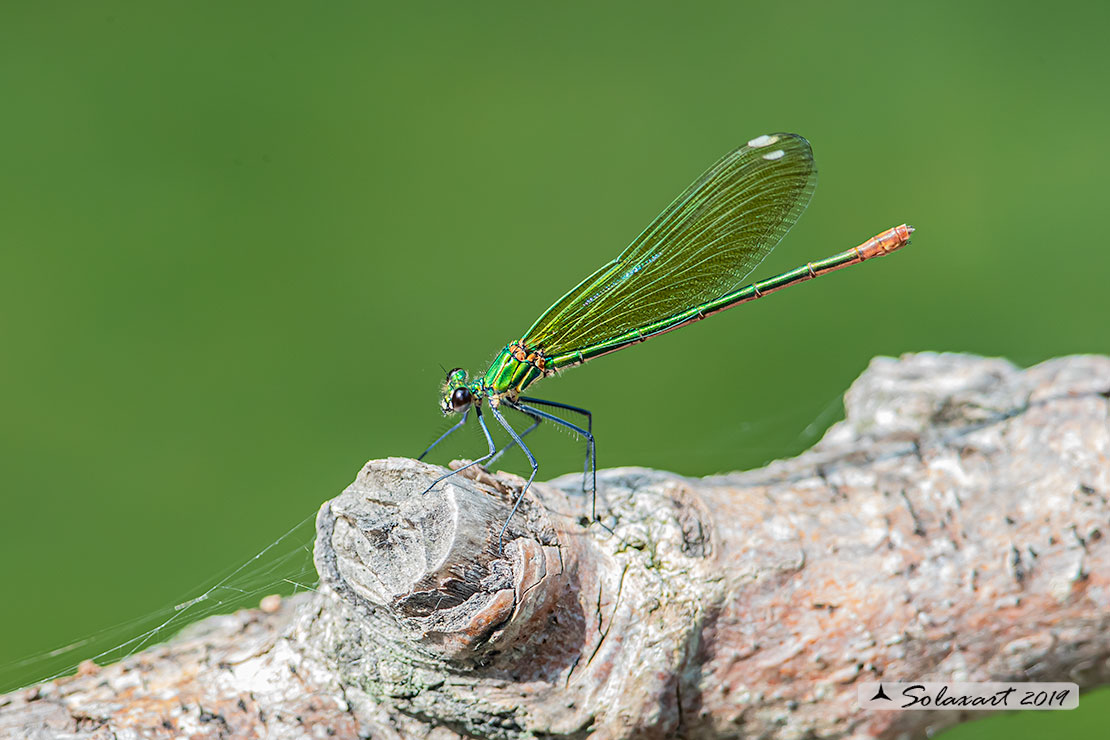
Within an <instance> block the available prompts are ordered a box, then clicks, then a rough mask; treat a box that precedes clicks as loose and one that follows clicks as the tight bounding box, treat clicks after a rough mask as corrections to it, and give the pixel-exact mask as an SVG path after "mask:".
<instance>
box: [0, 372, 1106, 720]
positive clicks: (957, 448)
mask: <svg viewBox="0 0 1110 740" xmlns="http://www.w3.org/2000/svg"><path fill="white" fill-rule="evenodd" d="M1108 398H1110V359H1108V358H1102V357H1070V358H1064V359H1059V360H1053V361H1051V362H1046V363H1044V364H1042V365H1038V366H1037V367H1034V368H1031V369H1029V370H1025V371H1021V370H1018V369H1016V368H1014V367H1013V366H1012V365H1010V364H1009V363H1007V362H1005V361H1002V360H991V359H982V358H976V357H969V356H961V355H935V354H921V355H911V356H906V357H903V358H902V359H900V360H892V359H877V360H875V361H874V362H873V363H872V365H871V367H870V368H869V369H868V371H867V372H866V373H865V374H864V375H862V376H861V377H860V379H859V380H857V381H856V383H855V384H854V385H853V386H852V388H851V389H850V390H849V391H848V393H847V395H846V397H845V407H846V410H847V418H846V420H845V421H844V422H842V423H840V424H837V425H836V426H834V427H833V428H832V429H831V430H830V431H829V432H828V434H827V435H826V436H825V438H824V439H822V440H821V442H820V443H818V444H817V445H816V446H815V447H814V448H813V449H812V450H810V451H809V452H806V453H805V454H803V455H801V456H799V457H797V458H794V459H791V460H784V461H779V462H775V463H773V464H771V465H769V466H767V467H766V468H764V469H761V470H756V471H751V472H747V473H740V474H732V475H725V476H715V477H711V478H705V479H701V480H696V479H690V478H684V477H680V476H677V475H674V474H670V473H662V472H656V471H651V470H644V469H617V470H607V471H604V472H602V473H599V475H598V483H599V487H600V492H599V499H600V501H599V507H600V508H601V510H602V511H603V512H604V518H603V523H602V524H596V523H595V524H589V525H586V524H585V523H584V521H583V518H582V514H583V512H584V511H587V510H588V504H587V502H585V501H584V498H583V496H582V495H581V494H580V493H578V492H577V489H578V487H579V486H580V476H565V477H563V478H560V479H557V480H555V481H552V482H550V483H547V484H537V485H536V486H535V487H534V488H533V492H534V494H535V497H534V498H533V497H529V498H528V499H527V500H526V502H525V505H524V507H523V508H522V511H521V513H519V514H518V515H517V516H516V517H515V518H514V519H513V521H512V524H511V527H510V533H509V534H508V535H507V536H506V538H505V548H504V553H503V554H501V553H499V550H498V536H497V535H498V532H499V530H500V526H501V523H502V522H503V521H504V519H505V516H506V515H507V512H508V507H509V506H510V503H511V499H512V496H513V494H514V493H515V492H516V491H517V490H519V486H520V484H521V482H522V481H521V479H519V478H517V477H516V476H513V475H509V474H504V473H502V474H498V475H496V476H494V475H490V474H487V473H484V472H478V473H476V474H475V475H473V476H467V475H465V474H461V475H457V476H454V477H452V478H450V479H448V480H447V481H445V482H444V483H443V484H441V485H439V486H437V487H436V489H435V490H434V491H433V492H431V493H429V494H427V495H424V496H421V495H419V494H420V492H421V491H422V490H423V489H424V488H425V487H426V486H427V484H428V482H429V481H430V480H431V479H432V478H433V477H434V476H436V475H437V474H438V473H439V472H440V469H439V468H435V467H432V466H429V465H425V464H422V463H417V462H415V461H412V460H404V459H389V460H378V461H373V462H370V463H368V464H367V465H366V467H365V468H364V469H363V470H362V471H361V472H360V473H359V475H358V478H357V479H356V481H355V482H354V483H353V484H352V485H351V486H350V487H349V488H348V489H347V490H346V491H345V492H344V493H343V494H342V495H340V496H338V497H337V498H335V499H333V500H332V501H329V502H328V503H326V504H324V506H323V508H322V509H321V511H320V515H319V518H318V539H317V546H316V562H317V567H318V570H319V571H320V577H321V588H320V591H319V592H318V593H314V594H308V595H305V596H302V597H299V598H297V599H295V600H292V601H287V602H286V603H285V604H284V605H283V606H282V608H281V609H280V610H278V611H277V612H276V613H272V614H271V613H265V612H263V611H261V610H254V611H246V612H240V613H237V614H235V615H230V616H223V617H215V618H211V619H209V620H206V621H204V622H202V623H200V624H199V625H196V626H194V627H193V628H191V629H189V630H187V631H186V633H183V634H182V635H180V636H179V637H177V638H175V639H174V640H173V641H172V642H170V643H168V644H166V645H163V646H159V647H156V648H153V649H151V650H149V651H147V652H146V653H143V654H141V655H137V656H134V657H132V658H129V659H127V660H126V661H124V662H122V663H120V664H117V665H114V666H109V667H106V668H96V667H95V666H88V667H86V669H85V670H83V671H81V672H79V674H78V675H77V676H76V677H72V678H67V679H61V680H58V681H55V682H52V683H48V684H43V685H40V686H36V687H32V688H29V689H25V690H23V691H20V692H16V693H14V694H11V695H8V696H7V697H0V735H4V736H7V735H15V736H21V735H22V736H33V737H51V736H57V735H60V734H63V733H72V735H66V736H67V737H101V736H102V737H110V736H113V735H112V734H111V733H116V734H117V735H119V736H128V735H127V734H126V733H127V731H129V730H130V731H133V732H137V733H140V734H141V735H143V736H150V737H159V736H165V737H176V736H178V735H181V734H189V735H190V736H191V737H228V736H234V737H256V736H258V737H261V736H265V737H303V736H307V735H319V736H323V735H333V736H337V737H356V736H372V737H386V738H409V737H421V738H424V737H428V738H450V737H457V736H460V735H462V736H477V737H494V738H518V737H526V736H548V737H553V736H566V737H584V736H586V735H588V734H591V733H593V734H594V735H595V736H596V737H601V738H609V737H614V738H615V737H669V736H685V737H735V736H754V737H782V738H793V737H806V736H814V737H849V736H857V737H866V736H875V737H900V736H923V735H924V734H925V732H926V731H927V730H936V729H939V728H941V727H944V726H947V725H951V724H953V723H955V722H957V721H959V720H961V719H962V718H963V717H962V716H961V715H959V714H958V713H942V712H902V713H899V712H865V711H862V710H860V709H858V708H857V707H856V701H855V686H854V682H856V681H863V680H874V678H875V677H882V678H884V679H889V680H936V681H943V680H996V681H1002V680H1039V681H1052V680H1058V681H1075V682H1077V683H1079V684H1080V685H1081V686H1082V687H1092V686H1096V685H1099V684H1101V683H1104V682H1106V680H1107V674H1108V673H1110V664H1108V662H1107V658H1108V657H1110V633H1108V631H1107V629H1106V627H1107V623H1108V621H1110V582H1108V579H1110V569H1108V567H1107V565H1108V560H1110V542H1108V538H1106V537H1104V536H1103V530H1104V529H1107V528H1108V527H1110V504H1108V501H1107V497H1108V496H1110V400H1108ZM36 733H37V734H36Z"/></svg>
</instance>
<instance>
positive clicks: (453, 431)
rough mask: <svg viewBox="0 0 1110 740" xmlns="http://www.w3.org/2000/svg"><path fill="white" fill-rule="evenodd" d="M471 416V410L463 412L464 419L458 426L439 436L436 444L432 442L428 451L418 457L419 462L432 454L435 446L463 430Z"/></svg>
mask: <svg viewBox="0 0 1110 740" xmlns="http://www.w3.org/2000/svg"><path fill="white" fill-rule="evenodd" d="M469 415H470V409H467V410H466V411H464V412H463V414H462V418H461V419H459V421H458V423H456V424H455V425H454V426H452V427H451V428H450V429H448V430H447V431H446V432H444V433H443V434H441V435H439V439H437V440H436V441H435V442H432V443H431V444H430V445H428V449H426V450H424V451H423V452H421V453H420V457H418V458H416V459H417V460H423V459H424V456H425V455H427V454H428V453H429V452H431V451H432V450H433V449H435V446H436V445H437V444H439V443H440V442H442V441H443V440H445V439H447V438H448V437H450V436H451V435H452V434H454V433H455V432H456V431H458V430H459V429H462V427H463V424H465V423H466V417H467V416H469Z"/></svg>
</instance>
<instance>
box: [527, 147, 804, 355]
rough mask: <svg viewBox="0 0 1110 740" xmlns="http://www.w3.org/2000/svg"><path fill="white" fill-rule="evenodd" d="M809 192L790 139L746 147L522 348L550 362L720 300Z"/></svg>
mask: <svg viewBox="0 0 1110 740" xmlns="http://www.w3.org/2000/svg"><path fill="white" fill-rule="evenodd" d="M816 185H817V170H816V168H815V166H814V163H813V152H812V150H811V149H810V147H809V142H808V141H806V140H805V139H803V138H802V137H801V136H798V135H797V134H771V135H769V136H760V137H758V138H756V139H752V140H751V141H749V142H748V144H747V146H743V147H740V148H739V149H737V150H735V151H733V152H730V153H728V154H726V155H725V156H724V157H722V158H721V159H720V160H719V161H718V162H717V163H716V164H714V165H713V166H712V167H710V168H709V169H708V170H707V171H706V172H705V174H703V175H702V176H701V177H699V178H698V179H697V180H696V181H695V182H694V183H693V184H692V185H691V186H690V187H688V188H687V189H686V191H685V192H684V193H682V195H680V196H678V198H676V199H675V200H674V202H673V203H671V204H670V205H669V206H667V208H666V210H664V211H663V212H662V213H661V214H659V216H658V217H656V219H655V221H653V222H652V224H651V225H650V226H648V227H647V228H646V229H645V230H644V232H643V233H642V234H640V236H638V237H637V238H636V240H635V241H634V242H632V244H631V245H630V246H629V247H628V249H626V250H624V252H623V253H622V254H621V255H620V256H619V257H617V259H615V260H614V261H613V262H610V263H609V264H608V265H605V266H604V267H602V268H601V269H600V270H598V271H597V272H595V273H594V274H593V275H590V276H589V277H588V278H586V279H585V280H583V281H582V282H581V283H579V285H578V287H576V288H575V289H574V290H572V291H570V292H569V293H567V294H566V295H565V296H563V297H562V298H561V299H559V301H558V302H557V303H556V304H555V305H554V306H552V307H551V308H549V309H548V310H547V312H546V313H545V314H544V315H543V316H541V317H540V318H539V319H538V320H537V321H536V323H535V324H533V325H532V328H531V329H529V330H528V333H527V334H525V336H524V343H525V345H527V346H528V347H529V348H530V349H539V350H542V351H543V352H544V354H546V355H547V356H548V357H553V356H555V355H559V354H563V353H565V352H573V351H575V350H579V349H584V348H586V347H590V346H592V345H595V344H597V343H599V342H602V341H605V340H607V339H611V338H613V337H616V336H620V335H621V334H624V333H625V332H628V331H632V330H634V329H637V328H640V327H643V326H646V325H648V324H651V323H654V322H656V321H658V320H660V319H665V318H667V317H668V316H673V315H675V314H678V313H681V312H682V311H684V310H686V309H688V308H691V307H693V306H697V305H700V304H702V303H705V302H706V301H711V300H713V299H714V298H719V297H720V296H722V295H724V294H725V293H727V292H728V291H729V290H731V289H732V288H735V287H738V286H739V284H740V282H741V281H742V280H743V279H744V278H745V277H747V276H748V275H749V274H750V273H751V272H752V270H754V269H755V268H756V266H758V265H759V263H760V262H762V261H763V258H764V257H766V256H767V255H768V254H769V253H770V251H771V250H772V249H774V247H775V245H776V244H778V242H779V241H780V240H781V239H782V237H783V236H784V235H785V234H786V232H787V231H789V230H790V227H791V226H793V225H794V223H795V222H796V221H797V220H798V218H799V217H800V216H801V215H802V211H804V210H805V208H806V206H807V205H808V204H809V199H810V196H812V195H813V189H814V188H815V187H816Z"/></svg>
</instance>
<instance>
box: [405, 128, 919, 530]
mask: <svg viewBox="0 0 1110 740" xmlns="http://www.w3.org/2000/svg"><path fill="white" fill-rule="evenodd" d="M816 185H817V170H816V168H815V166H814V163H813V152H812V150H811V149H810V146H809V142H807V141H806V140H805V139H804V138H802V137H801V136H798V135H797V134H785V133H782V134H770V135H765V136H759V137H756V138H754V139H752V140H751V141H749V142H748V143H747V145H746V146H742V147H740V148H739V149H736V150H735V151H732V152H729V153H728V154H726V155H725V156H724V157H722V158H721V159H720V160H719V161H718V162H717V163H716V164H714V165H713V166H712V167H710V168H709V169H708V170H707V171H706V172H705V174H703V175H702V176H701V177H699V178H698V179H697V180H696V181H695V182H694V183H693V184H692V185H691V186H690V187H688V188H687V189H686V191H685V192H683V193H682V194H681V195H680V196H678V198H676V199H675V200H674V202H673V203H671V204H670V205H669V206H667V208H666V209H665V210H664V211H663V212H662V213H661V214H659V216H658V217H656V219H655V220H654V221H653V222H652V223H651V225H650V226H648V227H647V229H645V230H644V232H643V233H642V234H640V236H638V237H637V238H636V240H635V241H633V242H632V244H631V245H630V246H629V247H628V248H627V249H626V250H624V252H623V253H621V255H620V256H619V257H617V258H616V259H615V260H613V261H612V262H610V263H608V264H607V265H604V266H603V267H601V268H600V269H599V270H597V271H596V272H594V273H593V274H592V275H590V276H589V277H587V278H586V279H585V280H583V281H582V282H581V283H579V284H578V286H577V287H575V288H574V289H573V290H571V291H570V292H569V293H567V294H566V295H564V296H563V297H562V298H560V299H559V300H558V301H557V302H556V303H555V305H553V306H552V307H551V308H549V309H547V311H546V312H545V313H544V314H543V315H542V316H540V318H539V319H537V320H536V323H534V324H533V325H532V328H531V329H529V330H528V331H526V332H525V333H524V335H523V336H522V337H521V338H520V339H518V340H516V341H513V342H510V343H509V344H508V345H507V346H506V347H505V348H504V349H503V350H501V353H500V354H499V355H497V357H496V358H495V359H494V360H493V363H492V364H491V365H490V366H489V369H487V370H486V371H485V372H484V373H483V374H482V375H480V376H477V377H475V378H473V379H471V378H470V377H469V376H468V375H467V373H466V371H465V370H463V369H461V368H455V369H454V370H451V371H450V372H448V373H447V380H446V382H445V383H444V386H443V397H442V400H441V408H442V410H443V413H444V415H447V414H453V413H458V414H461V415H462V418H461V419H460V420H459V421H458V423H456V424H455V425H454V426H452V427H451V428H450V429H448V430H447V431H446V432H444V433H443V434H442V435H441V436H440V437H439V439H437V440H436V441H435V442H433V443H432V444H431V445H430V446H429V447H428V449H427V450H425V451H424V453H423V454H421V455H420V458H421V459H423V458H424V456H425V455H427V454H428V453H429V452H431V450H432V448H434V447H435V446H436V445H437V444H439V443H440V442H441V441H443V440H444V439H445V438H446V437H447V436H448V435H450V434H451V433H452V432H454V431H456V430H457V429H460V428H461V427H462V426H463V425H464V424H465V423H466V420H467V417H468V416H469V415H470V412H471V411H474V415H475V417H476V418H477V420H478V425H479V426H480V427H481V429H482V433H483V434H484V435H485V438H486V444H487V445H488V447H489V452H488V453H487V454H485V455H483V456H482V457H480V458H478V459H477V460H474V461H473V462H470V463H468V464H467V465H464V466H462V467H460V468H458V469H456V470H454V471H452V472H450V473H447V474H446V475H443V476H441V477H439V478H437V479H436V481H435V482H433V483H432V485H431V486H429V487H428V489H427V490H429V491H430V490H431V489H432V488H433V487H435V485H436V484H437V483H439V482H440V481H442V480H444V479H445V478H447V477H449V476H451V475H454V474H455V473H458V472H460V471H461V470H465V469H466V468H468V467H470V466H472V465H480V464H482V463H488V462H491V461H493V460H496V459H497V458H498V457H499V456H500V455H501V454H502V453H504V452H505V450H507V449H508V448H509V447H511V446H512V445H514V444H516V445H519V446H520V449H521V450H522V451H523V452H524V455H525V457H527V458H528V462H529V464H530V465H531V466H532V472H531V474H530V475H529V476H528V481H527V482H526V483H525V484H524V486H523V488H521V489H520V492H519V493H518V494H517V495H516V498H515V500H514V502H513V508H512V511H511V513H510V514H509V519H512V516H513V514H515V513H516V511H517V508H519V506H520V502H521V501H522V500H523V498H524V494H525V493H526V492H527V491H528V487H529V486H531V485H532V481H533V480H534V479H535V477H536V471H537V470H538V468H539V465H538V463H537V462H536V458H535V456H534V455H533V454H532V451H531V450H529V449H528V447H527V445H525V444H524V440H523V437H524V436H525V435H526V434H528V433H529V432H531V431H533V430H534V429H535V428H536V427H538V426H539V425H540V423H541V422H543V421H550V422H552V423H555V424H560V425H562V426H564V427H566V428H568V429H571V430H572V431H574V432H577V433H578V434H581V435H582V436H583V437H585V439H586V469H585V474H584V476H583V484H582V487H583V490H585V491H586V492H587V493H592V494H593V496H594V502H593V505H592V514H593V517H594V518H595V519H596V518H597V503H596V490H597V456H596V446H595V444H594V435H593V418H592V417H591V415H590V412H589V411H587V410H585V409H582V408H578V407H576V406H570V405H568V404H564V403H555V402H553V401H544V400H540V399H538V398H533V397H531V396H525V395H524V391H525V389H527V388H528V387H530V386H531V385H532V384H533V383H535V382H536V381H538V380H541V379H543V378H546V377H548V376H551V375H554V374H555V373H557V372H559V371H560V370H564V369H566V368H568V367H574V366H575V365H581V364H582V363H584V362H587V361H589V360H592V359H594V358H595V357H601V356H602V355H607V354H609V353H610V352H616V351H617V350H620V349H624V348H625V347H630V346H632V345H633V344H637V343H639V342H642V341H644V340H646V339H650V338H651V337H654V336H658V335H659V334H662V333H664V332H668V331H671V330H672V329H677V328H679V327H680V326H685V325H686V324H690V323H693V322H695V321H700V320H701V319H704V318H706V317H707V316H712V315H713V314H715V313H718V312H720V311H724V310H725V309H726V308H732V307H733V306H736V305H739V304H741V303H746V302H748V301H754V300H755V299H757V298H762V297H763V296H765V295H768V294H770V293H774V292H775V291H777V290H782V289H783V288H786V287H788V286H790V285H794V284H796V283H800V282H804V281H806V280H809V279H811V278H815V277H818V276H819V275H824V274H825V273H827V272H832V271H834V270H839V269H841V268H844V267H848V266H849V265H854V264H856V263H857V262H862V261H864V260H866V259H871V258H872V257H881V256H883V255H885V254H889V253H891V252H893V251H894V250H896V249H899V248H900V247H903V246H905V245H907V244H909V240H910V234H911V233H913V228H912V227H910V226H907V225H905V224H903V225H901V226H896V227H894V228H893V229H888V230H887V231H884V232H882V233H881V234H879V235H878V236H875V237H873V238H871V239H869V240H867V241H866V242H864V243H863V244H861V245H859V246H858V247H854V248H853V249H849V250H848V251H846V252H841V253H839V254H834V255H833V256H831V257H827V258H826V259H823V260H820V261H817V262H809V263H807V264H805V265H803V266H802V267H799V268H797V269H795V270H791V271H790V272H784V273H783V274H781V275H777V276H775V277H772V278H768V279H766V280H762V281H760V282H757V283H752V284H750V285H745V286H743V287H737V286H738V285H740V283H741V281H742V280H744V278H746V277H747V276H748V275H749V274H750V273H751V272H752V271H753V270H754V269H755V268H756V267H757V266H758V265H759V263H760V262H762V261H763V258H764V257H766V256H767V255H768V254H769V253H770V251H771V250H772V249H774V247H775V245H776V244H778V243H779V241H780V240H781V239H782V237H783V236H785V235H786V232H787V231H789V230H790V227H791V226H793V225H794V223H795V222H796V221H797V220H798V218H799V217H800V216H801V215H802V211H804V210H805V208H806V206H807V205H808V204H809V199H810V196H812V195H813V190H814V188H815V187H816ZM483 404H488V408H489V411H490V413H491V414H493V417H494V418H495V419H497V422H498V423H499V424H500V425H501V426H503V427H504V428H505V431H507V432H508V433H509V437H510V438H511V441H510V442H509V443H508V444H507V445H506V446H505V447H503V448H502V449H501V450H500V451H499V450H497V448H496V445H494V443H493V438H492V437H491V436H490V433H489V429H488V428H487V427H486V422H485V419H484V418H483V417H482V407H483ZM502 406H504V407H505V408H510V409H513V410H515V411H518V412H520V413H521V414H523V415H525V416H527V417H529V418H530V419H531V420H532V423H531V425H530V426H529V427H528V428H527V429H525V430H524V431H523V432H520V433H517V431H516V430H515V429H513V427H512V426H511V425H510V424H509V422H508V421H507V420H506V419H505V417H504V415H503V414H502V413H501V408H502ZM540 406H543V407H545V408H546V409H559V410H561V411H563V412H569V413H572V414H577V415H579V416H581V417H582V419H583V420H584V425H582V424H574V423H571V422H569V421H567V420H566V419H563V418H561V417H560V416H558V415H556V414H555V413H552V412H551V411H547V410H545V409H544V408H538V407H540ZM425 492H427V491H425ZM509 519H506V521H505V523H504V525H502V527H501V535H500V536H501V537H504V535H505V528H506V527H508V524H509Z"/></svg>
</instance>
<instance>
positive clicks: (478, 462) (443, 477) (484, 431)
mask: <svg viewBox="0 0 1110 740" xmlns="http://www.w3.org/2000/svg"><path fill="white" fill-rule="evenodd" d="M474 413H475V414H476V415H477V417H478V426H480V427H482V434H484V435H486V444H488V445H489V452H487V453H486V454H485V455H483V456H482V457H479V458H478V459H477V460H471V461H470V462H468V463H467V464H466V465H463V466H462V467H461V468H456V469H455V470H452V471H451V472H449V473H447V474H445V475H441V476H439V477H438V478H436V479H435V480H434V481H432V484H431V485H430V486H428V487H427V488H425V489H424V493H427V492H428V491H430V490H432V489H433V488H435V487H436V484H438V483H439V482H440V481H444V480H447V479H448V478H450V477H451V476H452V475H455V474H456V473H461V472H462V471H464V470H466V469H467V468H471V467H474V466H475V465H481V464H482V463H484V462H486V461H487V460H489V459H490V458H491V457H493V456H494V454H495V453H496V452H497V447H496V445H494V444H493V437H491V436H490V434H489V429H488V428H487V427H486V420H485V419H483V418H482V407H481V406H475V407H474ZM493 413H494V415H495V416H497V418H498V420H499V421H501V423H502V424H504V423H505V422H504V420H503V419H501V415H500V414H498V413H497V409H493ZM460 424H462V422H461V421H460V422H459V424H456V425H455V427H457V426H459V425H460ZM455 427H452V428H451V429H448V430H447V432H446V433H444V435H443V436H442V437H440V438H439V439H443V437H446V436H447V435H448V434H450V433H451V432H452V431H454V429H455ZM439 439H437V440H436V444H438V443H439ZM432 446H433V447H434V446H435V444H433V445H432ZM531 455H532V453H528V456H529V457H531ZM421 457H423V455H421ZM535 472H536V471H535V470H533V471H532V474H533V475H535ZM529 482H530V481H529ZM514 511H515V509H514ZM506 523H507V522H506Z"/></svg>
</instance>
